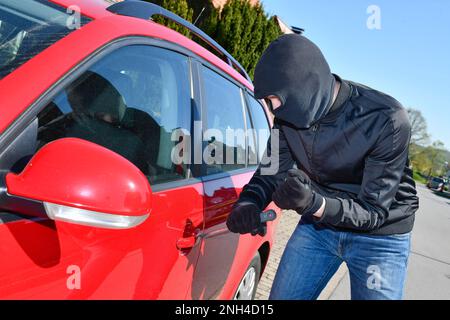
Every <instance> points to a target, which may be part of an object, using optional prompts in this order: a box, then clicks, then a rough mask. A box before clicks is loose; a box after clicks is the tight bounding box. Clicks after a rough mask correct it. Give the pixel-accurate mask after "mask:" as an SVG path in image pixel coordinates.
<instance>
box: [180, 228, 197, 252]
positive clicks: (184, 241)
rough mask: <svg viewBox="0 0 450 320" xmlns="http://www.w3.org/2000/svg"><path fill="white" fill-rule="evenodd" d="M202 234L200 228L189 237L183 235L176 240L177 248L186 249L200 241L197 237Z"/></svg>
mask: <svg viewBox="0 0 450 320" xmlns="http://www.w3.org/2000/svg"><path fill="white" fill-rule="evenodd" d="M202 236H203V234H202V233H201V230H200V229H197V230H196V231H195V233H194V234H192V235H191V236H189V237H183V238H180V239H178V240H177V249H178V250H187V249H191V248H193V247H195V246H196V245H197V244H198V243H199V242H200V241H199V239H200V238H201V237H202Z"/></svg>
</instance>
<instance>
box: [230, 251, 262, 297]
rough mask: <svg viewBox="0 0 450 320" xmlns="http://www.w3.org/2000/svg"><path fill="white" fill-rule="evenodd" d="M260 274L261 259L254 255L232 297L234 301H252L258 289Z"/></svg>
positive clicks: (257, 254)
mask: <svg viewBox="0 0 450 320" xmlns="http://www.w3.org/2000/svg"><path fill="white" fill-rule="evenodd" d="M260 274H261V257H260V256H259V253H256V255H255V257H254V258H253V259H252V261H251V262H250V265H249V266H248V268H247V270H246V271H245V273H244V277H243V278H242V280H241V282H240V283H239V287H238V289H237V290H236V293H235V295H234V300H253V299H254V298H255V294H256V289H257V288H258V282H259V276H260Z"/></svg>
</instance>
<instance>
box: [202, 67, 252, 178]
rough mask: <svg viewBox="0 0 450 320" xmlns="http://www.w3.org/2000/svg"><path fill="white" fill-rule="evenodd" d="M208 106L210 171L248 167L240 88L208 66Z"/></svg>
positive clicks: (205, 76) (205, 73)
mask: <svg viewBox="0 0 450 320" xmlns="http://www.w3.org/2000/svg"><path fill="white" fill-rule="evenodd" d="M202 74H203V81H204V86H203V87H204V99H205V103H206V108H207V111H206V113H207V130H206V132H205V135H204V138H205V139H206V140H207V141H208V147H207V150H205V152H204V159H205V161H206V163H207V172H206V173H207V174H208V175H210V174H215V173H221V172H227V171H231V170H237V169H242V168H245V166H246V159H245V157H246V153H245V130H246V128H245V122H244V111H243V103H242V102H243V101H242V96H241V91H240V90H241V89H240V88H239V87H238V86H236V85H235V84H233V83H232V82H231V81H229V80H227V79H225V78H224V77H222V76H221V75H219V74H218V73H216V72H214V71H212V70H211V69H209V68H207V67H202Z"/></svg>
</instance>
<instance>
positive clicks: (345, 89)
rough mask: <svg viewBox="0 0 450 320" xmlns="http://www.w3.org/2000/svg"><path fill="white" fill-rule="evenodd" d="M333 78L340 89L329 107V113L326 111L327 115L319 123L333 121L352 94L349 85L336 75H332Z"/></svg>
mask: <svg viewBox="0 0 450 320" xmlns="http://www.w3.org/2000/svg"><path fill="white" fill-rule="evenodd" d="M334 77H335V78H336V81H339V82H340V83H341V87H340V88H339V92H338V95H337V97H336V100H335V101H334V103H333V105H332V106H331V108H330V111H328V113H327V115H326V116H325V117H323V118H322V119H321V120H319V122H321V121H322V120H324V121H329V120H333V119H335V118H336V116H337V115H338V114H339V113H340V111H341V109H342V107H343V106H344V105H345V104H346V102H347V101H348V100H349V99H350V96H351V94H352V88H351V85H350V83H348V82H347V81H345V80H342V79H341V78H340V77H339V76H338V75H334Z"/></svg>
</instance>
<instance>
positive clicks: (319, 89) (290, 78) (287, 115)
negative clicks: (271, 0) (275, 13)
mask: <svg viewBox="0 0 450 320" xmlns="http://www.w3.org/2000/svg"><path fill="white" fill-rule="evenodd" d="M335 81H336V80H335V78H334V76H333V74H332V73H331V71H330V67H329V65H328V63H327V61H326V60H325V57H324V56H323V54H322V52H321V51H320V49H319V48H318V47H317V46H316V45H315V44H314V43H312V42H311V41H310V40H308V39H307V38H305V37H303V36H301V35H297V34H289V35H283V36H281V37H279V38H278V39H277V40H275V41H274V42H272V43H271V44H270V45H269V47H268V48H267V50H266V51H265V52H264V53H263V55H262V57H261V59H260V60H259V62H258V64H257V66H256V69H255V81H254V85H255V96H256V98H258V99H263V98H266V97H268V96H271V95H274V96H277V97H278V98H280V100H281V102H282V106H281V107H279V108H277V109H276V110H274V111H273V113H274V115H275V118H278V119H280V120H283V121H286V122H288V123H290V124H292V125H294V126H295V127H297V128H299V129H308V128H310V127H311V125H312V124H313V123H314V122H316V121H317V120H319V119H320V118H322V117H323V116H325V115H326V114H327V113H328V111H329V110H330V107H331V102H332V98H333V93H334V85H335Z"/></svg>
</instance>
